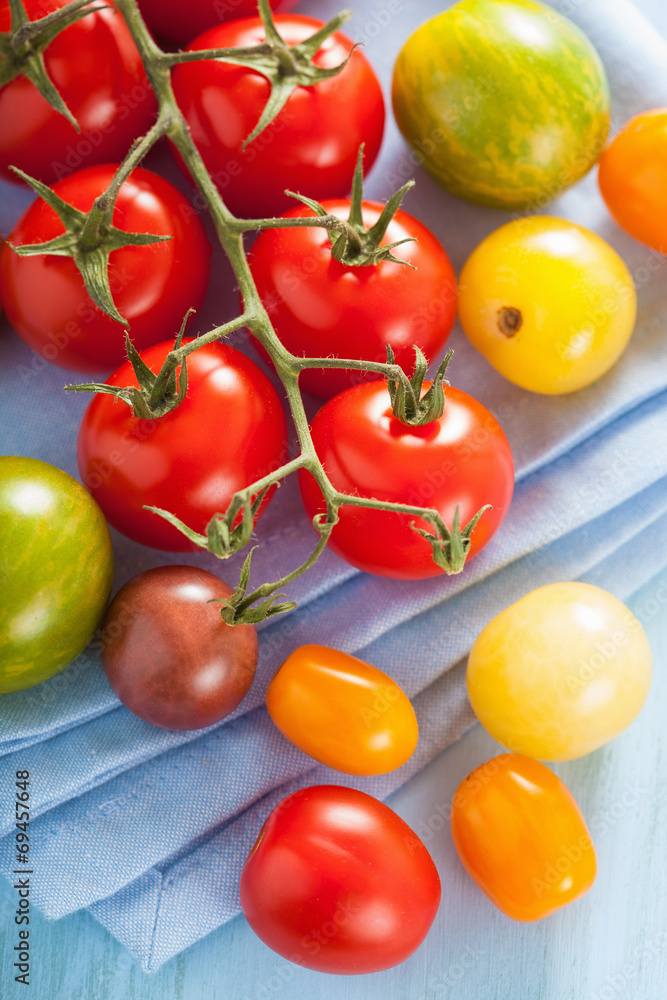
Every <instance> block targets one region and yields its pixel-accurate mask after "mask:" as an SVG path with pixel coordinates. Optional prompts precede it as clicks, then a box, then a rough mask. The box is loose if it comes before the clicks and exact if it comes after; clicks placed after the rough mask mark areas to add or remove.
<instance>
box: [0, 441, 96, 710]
mask: <svg viewBox="0 0 667 1000" xmlns="http://www.w3.org/2000/svg"><path fill="white" fill-rule="evenodd" d="M112 576H113V552H112V549H111V538H110V537H109V529H108V527H107V523H106V521H105V520H104V517H103V515H102V512H101V510H100V508H99V507H98V506H97V504H96V503H95V501H94V500H93V499H92V497H91V496H90V494H89V493H87V492H86V490H85V489H84V488H83V486H81V484H80V483H77V481H76V480H75V479H72V477H71V476H68V475H67V473H66V472H62V471H61V470H60V469H57V468H55V467H54V466H53V465H49V464H47V463H46V462H41V461H38V460H37V459H35V458H23V457H20V456H13V455H3V456H0V579H2V595H3V596H2V602H0V693H4V692H6V691H20V690H22V689H23V688H27V687H32V686H33V685H35V684H39V683H40V682H41V681H44V680H46V679H47V678H49V677H52V676H53V675H54V674H57V673H58V672H59V671H60V670H63V669H64V668H65V667H66V666H68V665H69V664H70V663H71V662H72V660H73V659H75V657H76V656H78V655H79V653H81V652H82V651H83V650H84V649H85V647H86V645H87V644H88V642H89V641H90V639H91V638H92V637H93V633H94V632H95V629H96V628H97V626H98V625H99V622H100V619H101V618H102V615H103V614H104V610H105V608H106V606H107V602H108V600H109V593H110V591H111V580H112Z"/></svg>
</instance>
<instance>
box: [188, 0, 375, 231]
mask: <svg viewBox="0 0 667 1000" xmlns="http://www.w3.org/2000/svg"><path fill="white" fill-rule="evenodd" d="M274 20H275V24H276V27H277V29H278V31H279V32H280V34H281V36H282V37H283V39H284V40H285V41H286V42H287V43H288V44H289V45H291V46H293V45H296V44H297V43H299V42H302V41H303V40H304V39H306V38H308V37H309V36H310V35H312V34H313V33H314V32H315V31H317V30H318V28H320V27H322V22H321V21H316V20H314V19H313V18H311V17H303V16H301V15H298V14H277V15H276V16H275V18H274ZM265 38H266V32H265V29H264V25H263V23H262V21H261V19H260V18H259V17H256V18H247V19H244V20H241V21H231V22H230V23H229V24H223V25H220V26H219V27H217V28H211V30H210V31H207V32H205V33H204V34H203V35H200V36H199V38H197V39H196V40H195V41H194V42H192V43H191V44H190V45H188V47H187V50H186V51H193V50H196V49H209V48H228V47H231V46H243V47H246V46H252V45H258V44H259V43H261V42H263V41H265ZM352 47H353V45H352V42H351V41H350V40H349V38H347V37H346V36H345V35H343V34H342V33H341V32H339V31H336V32H334V34H333V35H331V36H330V37H329V38H327V39H326V40H325V41H324V42H323V43H322V45H321V47H320V49H319V51H318V53H317V55H316V56H315V59H314V62H315V64H316V65H317V66H321V67H324V68H333V67H334V66H338V65H339V64H340V63H342V62H344V60H345V59H346V58H347V56H348V55H349V53H350V51H351V49H352ZM172 80H173V86H174V93H175V94H176V99H177V100H178V103H179V105H180V108H181V110H182V111H183V114H184V115H185V117H186V119H187V121H188V124H189V126H190V130H191V132H192V137H193V139H194V141H195V143H196V144H197V146H198V148H199V151H200V153H201V155H202V158H203V160H204V163H205V164H206V167H207V169H208V170H209V172H210V174H211V175H212V176H213V179H214V181H215V183H216V184H217V186H218V188H219V190H220V192H221V194H222V196H223V198H224V199H225V202H226V204H227V205H228V207H229V208H230V209H231V210H232V211H233V212H234V213H235V214H237V215H241V216H245V217H246V218H260V217H262V216H270V215H275V214H277V213H279V212H282V211H285V209H287V208H289V207H290V199H289V198H288V197H287V196H286V195H285V194H284V190H285V188H290V189H291V190H294V191H302V192H303V193H304V194H308V196H309V197H311V198H317V199H321V198H327V197H336V196H339V195H345V194H347V192H348V190H349V188H350V184H351V180H352V174H353V172H354V165H355V162H356V158H357V152H358V150H359V146H360V144H361V143H362V142H365V143H366V166H367V169H370V167H371V166H372V164H373V161H374V160H375V158H376V156H377V154H378V151H379V149H380V143H381V141H382V132H383V128H384V115H385V111H384V100H383V97H382V90H381V88H380V84H379V81H378V79H377V77H376V75H375V73H374V71H373V69H372V67H371V65H370V63H369V62H368V60H367V59H366V57H365V56H364V55H363V54H362V53H361V51H360V50H359V49H355V51H354V52H353V53H352V55H351V57H350V61H349V62H348V64H347V66H345V68H344V69H343V70H342V71H341V72H340V73H339V74H338V75H337V76H334V77H332V78H331V79H328V80H324V81H321V82H319V83H317V84H316V85H315V86H313V87H302V86H300V87H297V89H296V90H295V91H294V92H293V93H292V95H291V96H290V98H289V100H288V101H287V103H286V105H285V107H284V108H283V109H282V111H281V112H280V113H279V114H278V116H277V117H276V118H275V119H274V120H273V121H272V122H271V124H270V125H268V127H267V128H265V129H264V131H263V132H262V133H260V135H259V136H258V137H257V138H256V139H254V140H253V141H252V142H251V143H249V144H248V146H247V147H246V149H245V150H242V149H241V147H242V145H243V143H244V141H245V140H246V139H247V138H248V136H249V135H250V134H251V133H252V131H253V129H254V128H255V126H256V124H257V122H258V121H259V119H260V116H261V114H262V111H263V110H264V106H265V105H266V103H267V100H268V97H269V93H270V86H269V82H268V80H267V79H266V78H265V77H264V76H262V75H261V74H260V73H258V72H257V71H256V70H252V69H248V68H246V67H244V66H236V65H232V64H231V63H225V62H222V61H216V62H213V61H212V60H205V61H202V62H192V63H184V64H181V65H178V66H176V67H175V68H174V71H173V74H172ZM177 159H178V156H177Z"/></svg>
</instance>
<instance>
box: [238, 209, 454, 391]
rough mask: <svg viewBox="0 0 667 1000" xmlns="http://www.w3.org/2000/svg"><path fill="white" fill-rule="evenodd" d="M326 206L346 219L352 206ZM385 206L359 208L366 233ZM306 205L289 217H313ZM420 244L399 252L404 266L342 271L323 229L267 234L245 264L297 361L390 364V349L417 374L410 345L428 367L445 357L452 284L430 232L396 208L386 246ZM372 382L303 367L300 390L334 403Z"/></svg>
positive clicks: (372, 376)
mask: <svg viewBox="0 0 667 1000" xmlns="http://www.w3.org/2000/svg"><path fill="white" fill-rule="evenodd" d="M322 204H323V206H324V208H325V209H326V210H327V212H329V213H330V214H332V215H336V216H339V217H340V218H342V219H347V218H348V216H349V214H350V202H349V201H348V200H346V199H326V200H325V201H323V202H322ZM382 207H383V206H382V205H380V204H377V203H376V202H364V203H363V212H362V215H363V222H364V225H365V226H366V227H367V228H370V227H371V226H372V225H373V224H374V223H375V222H376V221H377V219H378V217H379V215H380V213H381V211H382ZM312 214H313V213H312V211H311V210H310V209H309V208H307V207H306V206H305V205H302V206H300V207H298V208H295V209H292V211H290V212H286V213H285V215H286V217H287V218H298V217H305V216H309V215H312ZM410 237H412V238H416V242H414V243H405V244H404V245H403V246H401V247H398V248H397V250H396V251H395V253H396V255H397V256H399V257H400V258H402V259H403V260H406V261H408V262H409V263H410V264H412V265H413V267H414V268H416V270H413V269H412V268H411V267H407V266H406V265H405V264H395V263H392V262H391V261H381V262H380V263H379V264H376V265H370V266H365V267H345V266H344V265H343V264H339V263H338V262H337V261H335V260H333V258H332V256H331V241H330V239H329V236H328V234H327V232H326V230H324V229H318V228H317V227H312V228H305V229H266V230H264V232H262V233H261V234H260V236H259V237H258V239H257V241H256V242H255V244H254V245H253V248H252V254H251V258H250V267H251V270H252V273H253V276H254V278H255V281H256V283H257V288H258V290H259V293H260V295H261V297H262V300H263V301H264V304H265V306H266V308H267V310H268V312H269V315H270V316H271V319H272V322H273V325H274V327H275V329H276V332H277V334H278V336H279V337H280V339H281V341H282V342H283V344H284V345H285V347H286V348H287V349H288V350H289V351H291V352H292V354H296V355H298V356H310V357H329V356H330V355H335V356H338V357H341V358H363V359H365V360H366V361H380V362H384V361H386V360H387V350H386V348H387V345H390V346H391V347H392V348H393V351H394V355H395V358H396V362H397V364H399V365H401V366H402V367H403V368H404V369H405V370H407V371H411V370H412V369H413V367H414V362H415V353H414V349H413V347H414V345H415V344H416V345H417V346H418V347H420V348H421V349H422V351H423V352H424V354H425V355H426V357H427V358H428V359H429V360H432V359H433V358H435V357H436V356H437V355H438V353H439V352H440V351H441V350H442V348H443V346H444V344H445V341H446V340H447V337H448V335H449V332H450V330H451V328H452V326H453V324H454V319H455V317H456V277H455V275H454V271H453V269H452V265H451V264H450V262H449V258H448V256H447V254H446V253H445V251H444V249H443V248H442V246H441V245H440V243H439V242H438V241H437V240H436V238H435V237H434V236H433V234H432V233H431V232H430V231H429V230H428V229H427V228H426V226H424V225H423V224H422V223H421V222H419V220H418V219H415V218H414V216H412V215H409V214H408V213H407V212H403V211H400V210H399V211H398V212H397V213H396V215H395V216H394V219H393V220H392V222H391V223H390V224H389V228H388V229H387V233H386V236H385V239H384V240H383V241H382V242H383V244H386V243H394V242H395V241H397V240H402V239H407V238H410ZM375 378H377V376H376V375H375V374H373V373H368V374H365V373H363V372H356V371H350V370H345V369H335V368H329V369H309V370H306V371H304V372H302V373H301V375H300V378H299V384H300V385H301V388H302V389H305V390H306V392H312V393H313V394H314V395H315V396H320V397H321V398H324V399H330V398H331V396H334V395H335V394H336V393H338V392H342V391H343V389H348V388H349V387H350V386H351V385H357V384H359V382H362V381H364V382H366V381H370V380H373V379H375Z"/></svg>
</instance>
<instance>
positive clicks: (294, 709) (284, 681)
mask: <svg viewBox="0 0 667 1000" xmlns="http://www.w3.org/2000/svg"><path fill="white" fill-rule="evenodd" d="M266 707H267V708H268V710H269V715H270V716H271V718H272V719H273V721H274V723H275V724H276V726H277V727H278V729H279V730H280V732H281V733H282V734H283V736H285V737H286V738H287V739H288V740H289V741H290V742H291V743H293V744H294V745H295V746H297V747H299V749H300V750H303V752H304V753H307V754H308V755H309V756H310V757H314V758H315V760H318V761H319V762H320V763H321V764H326V765H327V767H332V768H334V769H335V770H336V771H343V772H345V773H346V774H386V773H387V772H388V771H394V770H395V769H396V768H397V767H400V766H401V764H404V763H405V762H406V760H408V758H409V757H411V756H412V754H413V753H414V749H415V747H416V746H417V736H418V728H417V719H416V716H415V713H414V709H413V707H412V705H411V704H410V700H409V698H408V696H407V695H406V694H405V692H404V691H403V690H402V689H401V688H400V687H399V686H398V684H397V683H396V682H395V681H393V680H392V679H391V677H389V676H388V675H387V674H385V673H383V672H382V671H381V670H378V669H377V667H372V666H371V665H370V664H369V663H364V662H363V660H358V659H357V658H356V656H350V655H349V653H341V652H339V651H338V650H336V649H330V648H329V647H328V646H316V645H309V646H300V647H299V648H298V649H295V650H294V652H293V653H292V654H291V655H290V656H288V658H287V659H286V660H285V662H284V663H283V665H282V667H281V668H280V669H279V670H278V672H277V674H276V675H275V676H274V678H273V680H272V681H271V683H270V684H269V688H268V691H267V692H266Z"/></svg>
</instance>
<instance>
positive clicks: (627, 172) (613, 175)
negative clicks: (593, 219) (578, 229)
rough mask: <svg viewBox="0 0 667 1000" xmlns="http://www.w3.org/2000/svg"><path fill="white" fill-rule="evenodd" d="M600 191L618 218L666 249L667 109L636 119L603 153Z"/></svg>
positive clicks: (630, 230) (624, 225)
mask: <svg viewBox="0 0 667 1000" xmlns="http://www.w3.org/2000/svg"><path fill="white" fill-rule="evenodd" d="M598 181H599V184H600V191H601V192H602V197H603V198H604V200H605V201H606V203H607V208H608V209H609V211H610V212H611V214H612V215H613V217H614V219H615V220H616V222H617V223H618V224H619V226H621V228H622V229H625V230H626V232H628V233H630V235H631V236H634V238H635V239H636V240H640V241H641V242H642V243H646V244H648V246H650V247H653V249H654V250H658V251H659V252H660V253H667V108H656V109H655V110H653V111H644V112H643V113H642V114H640V115H637V117H636V118H632V119H631V120H630V121H629V122H628V123H627V124H626V125H625V127H624V128H622V129H621V131H620V132H619V133H618V135H617V136H616V138H615V139H614V140H613V141H612V142H611V143H610V144H609V145H608V146H607V148H606V149H605V151H604V153H603V154H602V156H601V157H600V171H599V174H598Z"/></svg>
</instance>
